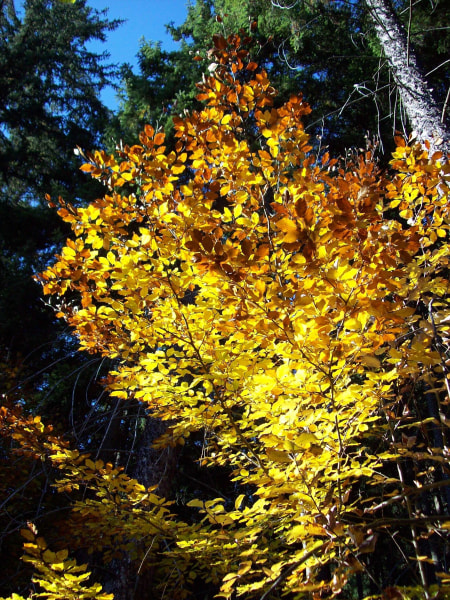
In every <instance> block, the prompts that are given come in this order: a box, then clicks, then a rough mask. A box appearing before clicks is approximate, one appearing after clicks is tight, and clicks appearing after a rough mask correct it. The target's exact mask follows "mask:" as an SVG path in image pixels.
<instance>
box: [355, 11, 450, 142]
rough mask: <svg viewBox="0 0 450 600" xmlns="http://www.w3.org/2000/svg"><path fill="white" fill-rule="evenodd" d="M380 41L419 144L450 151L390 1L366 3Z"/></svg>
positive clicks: (445, 132)
mask: <svg viewBox="0 0 450 600" xmlns="http://www.w3.org/2000/svg"><path fill="white" fill-rule="evenodd" d="M365 3H366V6H367V8H368V10H369V13H370V15H371V17H372V20H373V22H374V25H375V31H376V34H377V37H378V40H379V42H380V44H381V47H382V49H383V52H384V55H385V56H386V59H387V61H388V63H389V67H390V69H391V72H392V75H393V77H394V80H395V82H396V84H397V86H398V89H399V94H400V98H401V101H402V104H403V107H404V109H405V112H406V115H407V117H408V120H409V124H410V127H411V130H412V131H411V133H412V132H414V133H415V135H416V136H417V140H418V141H420V142H424V141H425V140H428V141H429V142H430V144H431V150H432V151H433V150H438V149H440V150H444V149H447V150H448V147H449V140H450V132H449V129H448V128H447V127H446V126H445V124H444V122H443V118H442V115H441V111H440V110H439V108H438V105H437V103H436V101H435V100H434V98H433V94H432V91H431V90H430V89H429V87H428V85H427V82H426V80H425V76H424V74H423V73H422V71H421V69H420V67H419V64H418V61H417V57H416V55H415V53H414V50H413V48H411V47H410V46H409V44H408V39H407V35H406V32H405V29H404V28H403V26H402V24H401V23H400V21H399V20H398V18H397V15H396V13H395V11H394V8H393V6H392V4H391V2H390V0H365Z"/></svg>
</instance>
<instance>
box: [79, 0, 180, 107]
mask: <svg viewBox="0 0 450 600" xmlns="http://www.w3.org/2000/svg"><path fill="white" fill-rule="evenodd" d="M87 3H88V5H89V6H91V7H92V8H96V9H97V10H102V9H104V8H107V9H108V17H109V18H110V19H126V22H125V23H123V24H122V25H121V26H120V27H119V28H118V29H116V30H115V31H112V32H110V33H109V34H108V41H107V42H106V44H102V43H97V42H95V43H92V44H91V45H90V48H91V49H92V50H94V51H96V52H104V51H105V50H107V51H108V52H109V53H110V54H111V62H113V63H124V62H128V63H131V64H132V65H136V64H137V61H136V54H137V52H138V50H139V46H140V40H142V38H145V39H146V40H151V41H154V42H162V46H163V48H164V49H166V50H172V49H176V48H177V46H178V44H176V43H175V42H173V40H172V38H171V37H170V35H169V34H168V33H167V32H166V28H165V25H166V24H167V23H170V22H171V21H173V22H174V23H175V25H181V23H183V22H184V20H185V18H186V13H187V8H186V7H187V4H188V0H126V1H125V2H124V1H123V0H88V2H87ZM136 71H137V69H136ZM102 99H103V101H104V102H105V104H106V105H107V106H109V107H110V108H112V109H114V108H116V107H117V102H116V98H115V92H114V90H112V89H107V90H104V92H103V94H102Z"/></svg>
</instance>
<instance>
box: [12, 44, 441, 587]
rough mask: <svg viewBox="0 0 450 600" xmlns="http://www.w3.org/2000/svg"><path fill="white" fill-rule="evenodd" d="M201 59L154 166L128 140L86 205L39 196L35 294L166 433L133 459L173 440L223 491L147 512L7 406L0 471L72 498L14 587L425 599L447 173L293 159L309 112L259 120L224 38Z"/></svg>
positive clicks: (297, 105)
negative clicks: (126, 567)
mask: <svg viewBox="0 0 450 600" xmlns="http://www.w3.org/2000/svg"><path fill="white" fill-rule="evenodd" d="M244 41H245V40H244ZM211 58H212V60H213V63H214V68H213V69H211V74H210V75H209V76H207V77H205V78H204V79H203V81H202V82H201V83H200V84H199V86H198V87H199V92H200V93H199V95H198V100H199V101H200V102H202V103H203V108H201V109H200V110H198V111H193V112H192V113H190V114H188V115H186V116H185V117H183V118H181V117H178V118H175V119H174V127H175V137H176V139H177V142H176V145H175V147H174V148H173V149H166V147H165V145H164V142H165V136H164V133H163V132H161V131H157V130H155V129H154V128H153V127H152V126H150V125H148V126H146V127H145V129H144V131H143V132H142V133H141V135H140V144H139V145H137V144H136V145H133V146H131V147H129V146H123V147H120V148H119V149H118V150H117V152H116V154H115V155H113V154H107V153H105V152H104V151H97V152H95V153H92V154H87V155H86V164H85V165H84V166H83V168H82V170H83V171H85V172H87V173H91V175H92V176H93V177H94V178H96V179H98V180H100V181H103V183H104V184H105V186H106V193H105V195H104V196H103V197H102V198H99V199H97V200H96V201H95V202H93V203H91V204H90V205H89V206H87V207H85V208H77V207H74V206H73V205H72V204H70V203H67V202H65V201H64V200H63V199H60V201H59V202H60V207H59V211H58V212H59V215H60V217H61V218H62V219H63V220H64V221H66V222H67V223H68V224H69V225H70V226H71V228H72V237H71V238H69V239H68V240H67V242H66V246H65V247H64V248H63V250H62V252H61V253H60V254H59V255H58V256H57V257H56V261H55V263H54V264H53V265H52V266H50V267H49V268H47V269H46V270H45V271H44V272H43V273H42V274H41V275H40V281H41V282H42V284H43V286H44V291H45V293H46V294H49V295H50V296H51V297H52V301H53V302H54V304H55V307H56V309H57V312H58V314H59V316H61V317H64V318H65V320H66V321H67V323H68V324H69V325H70V326H71V327H72V328H73V329H74V331H76V333H77V336H78V339H79V342H80V348H81V349H83V350H87V351H88V352H90V353H92V354H100V355H102V356H104V357H108V358H113V359H114V360H115V366H114V368H113V369H111V371H110V372H109V374H108V377H107V378H106V379H105V382H104V383H105V385H106V386H107V389H108V390H109V392H110V393H111V395H112V396H113V397H115V398H117V399H118V400H121V401H124V402H136V403H140V404H141V405H142V406H143V407H145V410H146V411H148V413H149V414H151V415H153V416H154V417H158V418H160V419H162V420H163V421H165V422H166V423H167V429H166V431H165V432H164V433H163V434H162V435H160V437H159V438H158V439H157V440H155V441H154V449H155V450H158V449H159V450H160V451H164V450H165V449H166V448H169V447H176V446H181V447H182V446H183V445H185V444H186V441H187V440H189V439H190V438H192V437H194V438H196V439H197V442H198V443H197V446H198V454H197V457H196V460H197V461H198V464H199V465H200V466H201V467H202V468H203V469H206V470H208V469H214V468H224V469H227V472H228V473H230V478H231V481H232V483H233V485H234V490H233V487H231V488H228V489H231V490H233V491H232V493H230V494H229V495H226V494H223V493H222V492H221V490H220V489H219V490H213V493H212V494H210V495H209V496H208V495H206V494H202V493H199V494H198V495H197V496H196V497H193V498H191V499H189V502H187V503H186V504H185V505H183V504H181V505H180V504H177V503H175V502H173V501H172V502H170V498H169V500H167V499H165V498H163V497H161V496H162V495H161V493H158V490H157V489H156V487H155V486H151V487H146V486H144V485H142V484H141V483H140V482H139V481H138V480H136V479H133V478H130V476H128V475H127V474H125V473H124V472H123V471H122V470H121V468H120V467H118V466H116V465H114V464H112V463H108V462H105V461H103V460H96V457H95V456H89V454H87V452H88V450H89V449H88V447H86V448H77V447H76V446H75V445H74V444H73V443H70V442H69V441H68V440H66V439H65V438H64V436H62V435H60V434H58V433H57V432H55V431H53V430H52V429H51V427H50V424H47V423H45V422H43V421H42V419H40V418H39V417H36V416H30V415H27V414H24V412H23V409H22V408H21V407H20V406H17V405H15V404H14V402H12V401H10V402H9V404H8V405H7V406H5V407H4V408H2V411H1V413H0V419H1V420H0V426H1V431H2V434H3V435H4V437H5V439H9V440H11V446H10V448H11V450H10V455H9V456H10V457H15V456H22V455H26V456H27V457H28V458H29V459H30V460H36V459H38V460H40V461H41V463H42V464H44V465H48V467H49V468H50V467H51V468H53V469H57V470H58V475H57V477H56V481H55V489H56V490H57V491H59V492H60V493H62V494H65V495H66V497H70V498H72V506H71V512H70V514H68V515H67V516H65V518H64V519H63V521H62V523H61V526H60V528H59V532H60V537H59V539H58V540H55V541H54V544H53V542H52V545H51V546H50V545H49V543H48V542H47V541H46V540H45V539H44V538H41V540H40V541H39V539H40V538H39V537H38V533H37V532H36V530H35V529H34V528H33V526H30V528H28V529H24V532H23V535H24V537H25V539H26V544H25V546H24V549H25V559H26V560H27V561H28V562H29V563H30V564H31V565H32V566H34V569H35V575H34V579H35V581H36V585H38V586H40V588H38V589H39V590H43V591H42V594H43V596H44V597H48V598H63V597H67V596H64V595H63V593H62V592H58V582H60V581H61V578H63V579H64V580H65V581H66V582H70V580H71V578H70V575H72V576H73V577H75V579H74V580H73V581H74V589H77V590H78V589H79V587H80V586H81V581H80V574H84V573H85V570H84V569H83V568H81V567H80V565H77V563H75V562H74V559H73V558H72V556H73V554H74V553H76V552H78V553H84V556H86V557H90V563H91V564H90V569H91V570H92V569H93V570H94V571H95V569H96V565H97V566H98V561H100V559H101V560H102V561H103V565H102V569H105V568H106V569H108V565H109V568H111V565H117V561H119V562H120V560H125V561H127V562H128V564H130V565H132V566H133V567H134V569H135V573H136V577H135V581H134V583H133V584H131V583H130V585H132V591H131V590H130V594H131V593H132V594H134V596H135V597H141V598H148V597H150V593H151V595H152V596H151V597H155V598H165V597H172V598H175V599H177V598H180V599H182V598H189V597H195V594H196V590H199V589H201V590H206V593H207V594H208V597H213V596H214V595H217V596H218V597H223V598H226V599H228V598H232V597H236V596H242V597H244V598H248V599H250V598H260V599H266V598H267V599H269V598H270V599H275V598H280V597H282V596H283V597H289V598H307V597H309V598H319V597H320V598H333V597H341V598H350V597H358V598H365V597H370V598H378V599H381V598H411V599H412V598H427V599H428V598H430V599H431V598H434V597H436V598H445V597H447V595H448V594H449V591H450V590H449V588H450V576H449V574H448V571H447V567H446V565H447V563H446V561H447V556H446V553H447V551H448V545H447V544H448V528H449V517H448V511H449V502H448V475H449V472H448V454H447V448H448V441H449V440H448V436H449V428H448V423H449V414H448V404H449V399H450V394H449V379H448V360H449V357H448V327H447V324H448V318H449V306H448V297H449V282H448V254H449V253H448V250H449V247H448V229H449V199H448V174H449V170H450V166H449V163H448V161H447V162H445V156H444V155H443V154H442V153H439V152H434V153H433V154H432V155H431V153H430V154H429V153H428V152H427V149H426V147H423V146H420V145H413V146H410V145H408V144H407V143H406V142H405V140H403V139H401V138H397V144H398V147H397V150H396V152H395V154H394V156H393V160H392V163H391V170H390V171H387V172H382V171H381V170H380V169H379V168H378V167H377V164H376V162H375V161H374V158H373V154H372V153H371V151H370V150H369V151H367V152H365V153H364V154H362V155H360V156H359V157H355V159H354V161H353V162H350V161H349V160H347V161H342V162H339V161H338V160H337V159H333V158H331V157H330V156H329V155H328V154H324V155H322V156H315V155H314V154H313V153H312V150H311V145H310V140H309V138H308V135H307V134H306V133H305V131H304V127H303V124H302V121H303V118H304V117H305V116H306V115H307V114H308V113H309V112H310V109H309V106H308V105H307V104H306V103H305V102H304V101H303V100H302V98H301V97H300V96H292V97H291V98H290V100H288V101H287V102H284V103H282V104H281V105H279V106H278V107H276V105H275V102H276V91H275V89H274V88H273V87H272V86H271V84H270V81H269V79H268V77H267V73H266V72H265V71H264V69H259V68H258V66H257V64H256V63H255V62H253V61H252V60H250V59H249V56H248V53H247V51H246V49H245V47H244V45H243V43H242V41H241V39H240V38H239V37H238V36H230V37H229V38H228V39H225V38H223V37H219V36H217V37H216V38H215V50H214V52H213V53H212V56H211ZM53 202H54V201H52V203H53ZM425 386H426V388H427V390H428V391H427V393H428V394H430V395H431V396H432V399H433V403H434V405H435V406H436V407H437V411H436V413H435V414H433V415H430V413H429V411H428V409H427V405H426V403H427V399H426V395H424V394H423V389H424V387H425ZM8 460H11V459H8ZM216 492H218V493H216ZM13 493H14V492H13V491H12V492H11V494H13ZM55 545H56V546H57V547H55ZM50 548H51V549H50ZM46 552H47V554H45V553H46ZM375 557H376V559H375ZM80 568H81V570H80ZM100 573H101V570H99V571H98V574H100ZM42 574H43V576H42ZM142 580H144V581H145V586H143V587H140V582H141V581H142ZM52 584H54V586H53V588H50V587H49V586H51V585H52ZM67 585H68V587H67V589H69V590H70V584H67ZM76 586H79V587H78V588H76ZM149 589H151V590H152V591H151V592H149V591H148V590H149ZM92 590H98V593H100V588H99V587H98V584H95V583H93V584H92V585H90V587H89V588H88V589H87V590H86V592H85V594H86V595H85V596H80V597H92V595H89V594H92V593H93V592H92ZM107 591H108V590H107ZM64 593H66V592H64ZM67 593H68V592H67ZM77 593H78V591H77ZM81 593H82V592H80V594H81ZM101 593H103V592H101ZM51 594H53V595H51Z"/></svg>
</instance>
